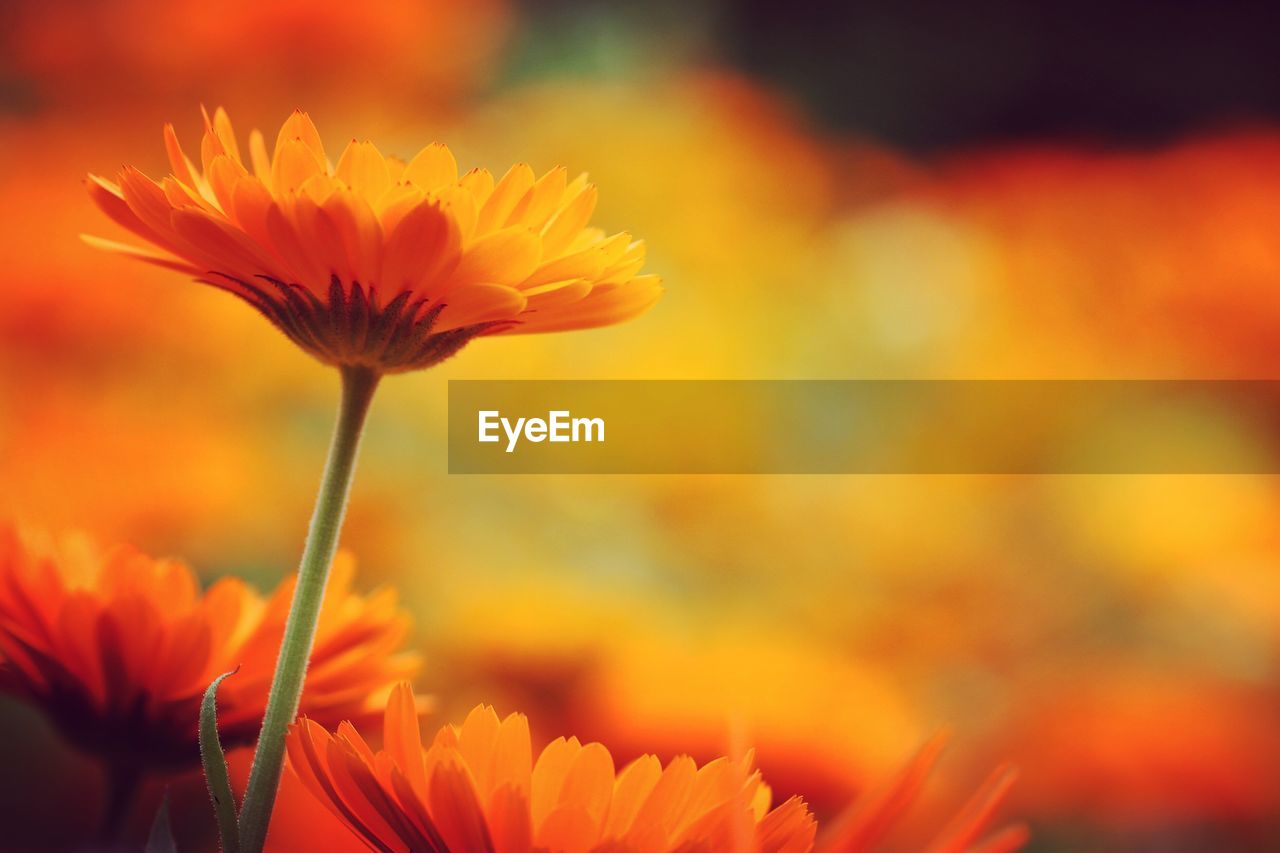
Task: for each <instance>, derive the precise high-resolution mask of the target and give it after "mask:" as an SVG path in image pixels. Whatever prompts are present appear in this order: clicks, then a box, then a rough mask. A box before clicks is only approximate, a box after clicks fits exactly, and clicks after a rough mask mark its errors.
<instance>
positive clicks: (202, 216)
mask: <svg viewBox="0 0 1280 853" xmlns="http://www.w3.org/2000/svg"><path fill="white" fill-rule="evenodd" d="M164 137H165V146H166V148H167V150H168V154H169V160H170V164H171V167H172V174H171V175H170V176H169V177H167V178H165V179H163V180H162V181H160V182H156V181H153V180H151V179H150V178H148V177H146V176H145V175H143V174H142V173H141V172H139V171H138V170H136V169H133V168H126V169H124V170H123V171H122V172H121V173H120V176H119V180H118V182H117V183H112V182H110V181H107V180H104V179H102V178H98V177H94V176H90V179H89V184H88V187H89V192H90V195H91V196H92V197H93V199H94V201H95V202H97V204H98V206H99V207H101V208H102V210H103V211H104V212H105V213H106V214H107V215H108V216H110V217H111V218H112V219H114V220H115V221H116V222H117V223H119V224H120V225H122V226H124V227H125V228H127V229H128V230H129V231H131V232H133V233H134V234H136V235H137V236H139V237H141V238H143V239H144V240H146V241H147V242H148V243H150V244H151V245H152V246H154V247H156V248H157V249H159V250H160V251H159V252H154V251H151V250H144V249H138V248H135V247H132V246H126V245H123V244H119V243H114V242H111V241H106V240H101V239H98V238H87V239H89V241H90V242H91V243H94V244H95V245H99V246H103V247H105V248H110V249H114V250H116V251H120V252H123V253H125V254H127V255H131V256H133V257H138V258H141V259H143V260H147V261H151V262H153V263H158V264H160V265H162V266H167V267H171V268H173V269H177V270H180V271H182V272H186V273H190V274H192V275H194V276H195V277H197V279H199V280H200V281H203V282H205V283H207V284H212V285H214V286H216V287H219V288H222V289H223V290H227V291H229V292H231V293H234V294H235V295H236V296H239V297H240V298H242V299H244V300H245V301H246V302H248V303H249V304H251V305H253V306H254V307H255V308H257V309H258V310H259V311H260V312H261V313H262V314H263V315H264V316H266V317H267V319H269V320H270V321H271V322H272V323H274V324H275V325H276V326H277V327H278V328H279V329H280V330H281V331H282V332H284V333H285V334H286V335H287V336H288V337H289V338H291V339H292V340H293V341H294V342H295V343H297V344H298V345H299V346H300V347H302V348H303V349H304V350H306V351H307V352H309V353H311V354H312V355H313V356H315V357H316V358H318V359H320V360H321V361H322V362H325V363H327V364H332V365H337V366H343V367H345V366H359V367H366V368H370V369H372V370H373V371H374V372H377V373H394V372H400V371H405V370H413V369H416V368H421V367H428V366H430V365H432V364H435V363H436V362H438V361H440V360H442V359H444V358H447V357H449V356H450V355H452V354H453V353H455V352H457V351H458V350H459V349H460V348H462V346H464V345H465V344H466V343H467V342H468V341H470V340H471V339H472V338H475V337H476V336H479V335H491V334H501V333H514V332H547V331H556V330H563V329H581V328H588V327H592V326H604V325H609V324H612V323H617V322H620V321H622V320H626V319H628V318H630V317H634V316H636V315H638V314H640V313H641V312H642V311H644V310H645V309H646V308H648V307H649V306H651V305H652V304H653V303H654V302H655V301H656V300H657V298H658V296H659V295H660V293H661V286H660V284H659V282H658V279H657V277H655V276H652V275H639V274H638V273H639V271H640V268H641V267H642V266H643V264H644V244H643V243H641V242H639V241H635V240H633V239H632V238H631V235H630V234H627V233H625V232H624V233H619V234H614V235H612V236H609V235H606V233H605V232H604V231H602V230H600V229H598V228H592V227H588V223H589V221H590V219H591V215H592V213H593V211H594V209H595V205H596V188H595V187H594V186H593V185H591V184H590V183H588V182H587V179H586V176H585V175H583V176H579V177H577V178H575V179H573V180H569V179H568V176H567V173H566V171H565V170H564V169H563V168H556V169H552V170H551V171H550V172H547V173H546V174H545V175H543V176H541V177H535V175H534V172H533V170H532V169H530V168H529V166H527V165H525V164H523V163H521V164H517V165H515V166H512V167H511V169H510V170H508V171H507V173H506V174H505V175H503V176H502V177H501V178H500V179H495V178H494V176H493V175H491V174H490V173H489V172H488V171H486V170H484V169H473V170H471V171H470V172H467V173H466V174H464V175H462V176H461V177H459V175H458V167H457V163H456V161H455V160H454V157H453V154H452V153H451V152H450V151H449V149H448V148H447V147H445V146H444V145H440V144H433V145H428V146H427V147H426V148H424V149H422V151H420V152H419V153H418V154H417V156H415V157H414V158H413V159H411V160H410V161H409V162H407V163H405V162H402V161H400V160H397V159H394V158H389V157H384V156H383V155H382V154H381V153H380V152H379V151H378V149H377V148H375V147H374V146H373V144H372V143H371V142H357V141H355V140H353V141H352V142H351V143H350V144H349V145H348V146H347V147H346V150H344V151H343V152H342V156H341V157H339V158H338V163H337V165H336V166H331V165H330V164H329V161H328V159H327V158H326V157H325V152H324V147H323V146H322V145H321V143H320V134H319V133H318V132H317V131H316V128H315V125H313V124H312V123H311V119H310V118H308V117H307V115H306V114H305V113H302V112H295V113H294V114H293V115H292V116H290V117H289V119H288V120H287V121H285V123H284V126H283V127H282V128H281V129H280V133H279V136H278V137H277V139H276V144H275V151H274V153H273V154H272V155H271V156H268V154H267V148H266V143H265V142H264V140H263V136H262V134H261V133H258V132H256V131H255V132H254V133H253V134H252V135H251V136H250V137H249V148H248V151H249V160H248V166H246V164H245V161H244V160H243V159H242V158H241V155H240V148H239V145H238V143H237V142H236V138H235V135H234V133H233V131H232V127H231V122H230V120H229V119H228V118H227V115H226V113H225V112H223V111H222V110H221V109H219V110H218V111H217V112H216V113H215V114H214V116H213V117H212V118H209V116H208V115H207V114H206V115H205V132H204V141H203V143H202V144H201V147H200V154H201V168H200V169H197V168H196V167H195V165H194V164H193V163H192V162H191V161H189V160H188V159H187V157H186V156H185V155H184V154H183V152H182V148H181V147H180V145H179V144H178V139H177V136H176V134H175V133H174V130H173V127H172V126H171V125H170V126H166V127H165V132H164Z"/></svg>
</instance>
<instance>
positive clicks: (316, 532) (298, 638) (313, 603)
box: [240, 367, 378, 853]
mask: <svg viewBox="0 0 1280 853" xmlns="http://www.w3.org/2000/svg"><path fill="white" fill-rule="evenodd" d="M377 387H378V374H377V373H375V372H373V371H372V370H369V369H368V368H362V367H344V368H342V404H341V407H340V409H339V411H338V423H337V425H336V426H335V427H334V430H333V440H332V443H331V444H330V445H329V459H328V461H327V462H326V463H325V468H324V478H323V479H322V480H321V481H320V493H319V494H318V495H317V496H316V508H315V512H314V514H313V515H312V516H311V529H310V531H309V532H308V533H307V544H306V547H305V548H304V549H303V551H302V564H301V565H300V566H299V568H298V585H297V586H296V587H295V588H294V591H293V604H292V605H290V608H289V619H288V621H287V622H286V623H285V628H284V639H283V640H282V641H281V643H280V656H279V658H277V660H276V674H275V678H274V679H273V680H272V682H271V693H270V695H269V697H268V698H267V713H266V716H265V717H263V719H262V733H261V735H259V737H258V748H257V750H256V751H255V752H254V755H253V770H252V771H250V773H249V787H248V788H247V789H246V791H245V795H244V807H243V809H242V810H241V812H240V850H241V853H259V851H261V850H262V847H263V845H264V844H266V840H267V825H268V824H269V822H270V820H271V809H272V806H273V805H274V804H275V799H276V789H277V788H278V787H279V784H280V773H281V771H282V769H283V768H284V752H285V735H286V734H287V733H288V729H289V724H290V723H292V722H293V720H294V717H295V716H297V713H298V700H299V698H300V697H301V696H302V682H303V680H304V679H305V678H306V674H307V660H308V658H310V656H311V644H312V641H313V640H314V639H315V633H316V622H317V620H318V619H319V616H320V604H321V602H322V601H323V600H324V588H325V584H326V583H327V581H328V579H329V566H330V565H331V564H332V563H333V554H334V551H336V550H337V547H338V533H339V531H340V530H341V528H342V517H343V515H344V514H345V513H346V508H347V495H348V493H349V492H350V491H351V479H352V476H353V474H354V473H355V465H356V453H357V451H358V450H359V447H360V433H361V431H362V429H363V427H364V419H365V415H366V414H368V411H369V403H370V401H372V399H373V392H374V390H376V389H377Z"/></svg>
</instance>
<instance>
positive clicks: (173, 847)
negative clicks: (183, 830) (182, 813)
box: [144, 788, 178, 853]
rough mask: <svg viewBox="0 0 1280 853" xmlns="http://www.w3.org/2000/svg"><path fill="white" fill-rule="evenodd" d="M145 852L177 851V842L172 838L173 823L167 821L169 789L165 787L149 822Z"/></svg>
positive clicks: (175, 852) (173, 852) (169, 852)
mask: <svg viewBox="0 0 1280 853" xmlns="http://www.w3.org/2000/svg"><path fill="white" fill-rule="evenodd" d="M144 849H145V850H146V853H178V844H177V842H175V841H174V840H173V824H172V823H170V821H169V789H168V788H166V789H165V792H164V798H163V799H162V800H160V808H159V809H158V810H157V811H156V818H155V820H153V821H152V822H151V835H150V836H148V837H147V846H146V848H144Z"/></svg>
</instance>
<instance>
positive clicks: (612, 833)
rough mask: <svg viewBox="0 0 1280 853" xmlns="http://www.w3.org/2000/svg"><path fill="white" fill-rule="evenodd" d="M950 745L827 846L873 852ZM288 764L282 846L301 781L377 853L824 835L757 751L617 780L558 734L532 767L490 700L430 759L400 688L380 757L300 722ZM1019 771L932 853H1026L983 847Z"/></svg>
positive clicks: (853, 814) (1003, 836)
mask: <svg viewBox="0 0 1280 853" xmlns="http://www.w3.org/2000/svg"><path fill="white" fill-rule="evenodd" d="M945 741H946V737H945V735H939V736H937V737H935V738H933V739H932V740H930V741H929V743H928V744H926V745H925V747H924V748H923V749H921V750H920V752H919V753H918V755H917V756H916V757H915V758H914V759H913V760H912V761H911V762H909V763H908V764H907V765H906V766H905V767H904V768H903V769H902V770H901V771H900V772H899V773H898V774H897V775H896V776H895V777H894V778H893V779H892V780H891V781H890V782H889V784H887V785H885V786H884V787H883V788H881V789H879V790H877V791H874V792H872V793H870V794H868V795H866V796H864V797H860V798H858V800H857V801H855V802H854V803H853V804H852V805H851V806H850V807H849V808H848V809H847V810H846V811H845V812H844V813H843V814H841V815H840V816H839V817H838V818H837V819H836V820H834V821H833V822H832V824H831V825H830V826H829V827H828V828H826V829H825V830H824V832H823V833H822V835H821V837H820V838H819V839H818V842H817V845H818V849H820V850H823V851H832V853H836V851H839V853H856V851H864V850H870V849H875V848H876V847H877V846H878V845H880V844H881V843H882V842H883V841H884V840H885V839H886V837H887V836H888V835H889V834H890V832H891V831H892V830H893V829H894V828H895V825H896V824H897V823H899V822H900V819H901V818H902V816H903V814H904V813H905V812H906V811H907V809H908V808H909V807H911V806H912V805H914V804H915V802H916V800H917V799H918V796H919V794H920V791H921V789H922V788H923V787H924V784H925V782H926V780H927V779H928V777H929V775H930V772H931V770H932V768H933V765H934V763H935V762H936V760H937V758H938V755H939V754H940V753H941V751H942V748H943V746H944V744H945ZM289 758H290V766H291V767H292V768H293V770H294V774H296V775H294V774H291V775H290V777H289V779H290V781H289V782H287V783H286V785H285V789H284V790H285V794H284V797H285V801H286V802H288V803H289V810H290V820H289V822H288V824H287V828H285V827H281V828H278V832H277V834H275V835H274V836H273V845H272V846H274V847H276V848H277V849H284V848H285V847H288V848H289V849H294V848H296V847H298V846H307V840H306V839H307V838H308V837H311V839H312V840H311V843H312V844H314V843H315V838H318V836H315V835H314V834H313V833H314V832H315V830H312V831H311V832H310V833H309V832H308V830H307V828H306V822H305V821H304V820H302V819H301V817H300V816H301V815H302V814H304V811H303V809H304V808H305V807H304V806H303V805H302V804H301V803H300V802H299V800H300V798H298V797H297V796H296V794H292V793H291V792H292V791H294V790H296V788H297V787H299V783H300V787H303V788H305V789H306V790H308V791H310V792H311V794H312V795H313V796H314V797H315V800H316V802H317V803H322V804H323V805H324V806H325V807H326V808H327V809H328V810H329V811H330V812H331V813H332V814H333V815H335V816H337V818H338V819H339V820H341V821H342V823H343V824H345V825H346V826H347V828H348V829H349V830H351V832H352V833H353V834H354V835H356V836H358V837H360V838H362V839H364V841H365V843H367V844H368V845H369V846H370V847H373V848H374V849H390V850H397V849H406V848H407V849H410V850H437V849H438V850H445V849H453V850H459V849H461V850H482V849H493V850H497V851H527V850H531V849H551V850H561V851H586V850H599V851H604V850H608V851H665V850H676V849H681V850H683V849H708V850H758V851H773V850H776V851H804V850H809V849H811V848H812V847H813V845H814V838H815V834H816V825H815V823H814V820H813V817H812V816H811V815H810V813H809V810H808V808H807V807H806V806H805V804H804V802H803V801H802V800H801V799H800V798H799V797H792V798H790V799H788V800H787V801H786V802H784V803H783V804H782V805H780V806H778V807H777V808H775V809H773V810H772V811H770V810H769V804H770V800H771V797H772V794H771V791H770V789H769V787H768V786H767V785H765V784H764V783H763V781H762V780H761V776H760V773H759V771H752V769H751V765H752V763H753V755H752V754H751V753H747V755H746V756H745V757H744V758H742V759H731V758H719V759H716V760H714V761H712V762H710V763H708V764H706V765H703V766H702V767H701V768H699V767H698V766H697V764H696V763H695V762H694V760H693V759H692V758H689V757H688V756H681V757H679V758H676V759H675V760H673V761H671V762H670V763H668V764H667V765H666V767H665V768H664V767H663V766H662V765H661V763H660V762H659V761H658V759H657V758H655V757H654V756H652V755H644V756H641V757H640V758H638V759H637V760H635V761H633V762H631V763H630V764H628V765H627V766H626V767H625V768H623V770H622V771H621V772H618V773H616V774H615V771H614V763H613V758H612V756H611V755H610V753H609V751H608V749H606V748H605V747H604V746H603V745H601V744H599V743H591V744H586V745H583V744H582V743H580V742H579V741H578V739H577V738H569V739H567V740H566V739H565V738H557V739H556V740H554V741H552V742H551V743H550V744H549V745H548V746H547V747H546V748H545V749H544V750H543V751H542V752H541V754H540V755H539V756H538V758H537V760H536V761H535V760H534V759H533V753H532V748H531V746H530V736H529V726H528V721H527V720H526V719H525V717H524V716H523V715H521V714H511V715H509V716H508V717H506V718H505V719H503V720H501V721H499V719H498V716H497V714H495V713H494V711H493V710H492V709H491V708H489V707H487V706H480V707H477V708H475V709H474V710H473V711H472V712H471V713H470V714H469V715H468V717H467V719H466V722H464V723H463V725H462V726H461V727H457V726H445V727H443V728H442V729H440V731H439V732H438V733H437V735H436V737H435V740H434V741H433V743H432V744H431V745H430V746H429V747H428V748H426V749H425V750H424V749H423V746H422V744H421V741H420V734H419V729H418V719H417V715H416V712H415V711H414V704H413V697H412V693H411V691H410V690H409V688H408V686H407V685H401V686H400V687H398V688H396V690H395V691H393V693H392V696H391V700H390V703H389V704H388V706H387V711H386V719H385V722H384V733H383V749H382V750H381V751H379V752H377V753H374V752H373V751H372V750H371V749H370V747H369V746H368V745H367V744H366V742H365V740H364V739H363V738H362V737H361V735H360V734H359V733H358V732H357V731H356V730H355V728H354V727H352V726H351V725H350V724H346V723H344V724H343V725H341V726H339V728H338V730H337V732H336V733H333V734H331V733H330V732H328V731H327V730H326V729H325V728H324V727H323V726H321V725H319V724H317V723H315V722H313V721H311V720H303V721H302V722H300V723H298V724H297V725H296V726H295V727H294V728H293V730H292V731H291V733H290V736H289ZM1013 778H1014V774H1013V772H1012V771H1011V770H1010V769H1008V768H1000V769H998V770H997V771H996V772H995V773H993V774H992V776H991V778H990V779H989V780H988V781H987V783H986V784H984V785H983V786H982V788H981V789H980V790H979V791H978V792H977V793H976V794H975V795H974V796H973V798H972V799H971V800H970V801H969V803H967V804H966V805H965V807H964V808H963V809H961V811H960V812H959V813H957V814H956V816H955V817H954V818H953V819H952V820H951V821H950V822H949V823H948V824H947V825H946V826H945V827H944V828H943V829H942V831H941V832H939V833H935V834H934V838H933V840H932V842H931V844H930V845H929V848H928V849H929V850H931V851H936V853H960V851H965V850H982V851H985V852H986V853H1004V852H1005V851H1013V850H1017V849H1019V848H1020V847H1021V846H1022V845H1023V844H1024V843H1025V842H1026V839H1027V831H1026V829H1025V828H1024V827H1022V826H1021V825H1013V826H1009V827H1007V828H1005V829H1002V830H1000V831H998V832H996V833H994V834H992V835H990V836H989V837H987V838H986V839H985V840H980V837H981V836H982V835H983V834H984V833H985V832H986V831H987V826H988V824H989V823H990V821H991V818H992V816H993V814H994V812H995V810H996V808H997V807H998V806H999V805H1000V803H1001V801H1002V800H1003V798H1004V796H1005V794H1006V793H1007V791H1008V789H1009V787H1010V786H1011V785H1012V783H1013ZM329 821H331V818H328V817H321V818H319V819H317V820H316V822H315V826H317V827H320V828H321V829H322V830H323V831H332V823H331V822H329Z"/></svg>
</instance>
